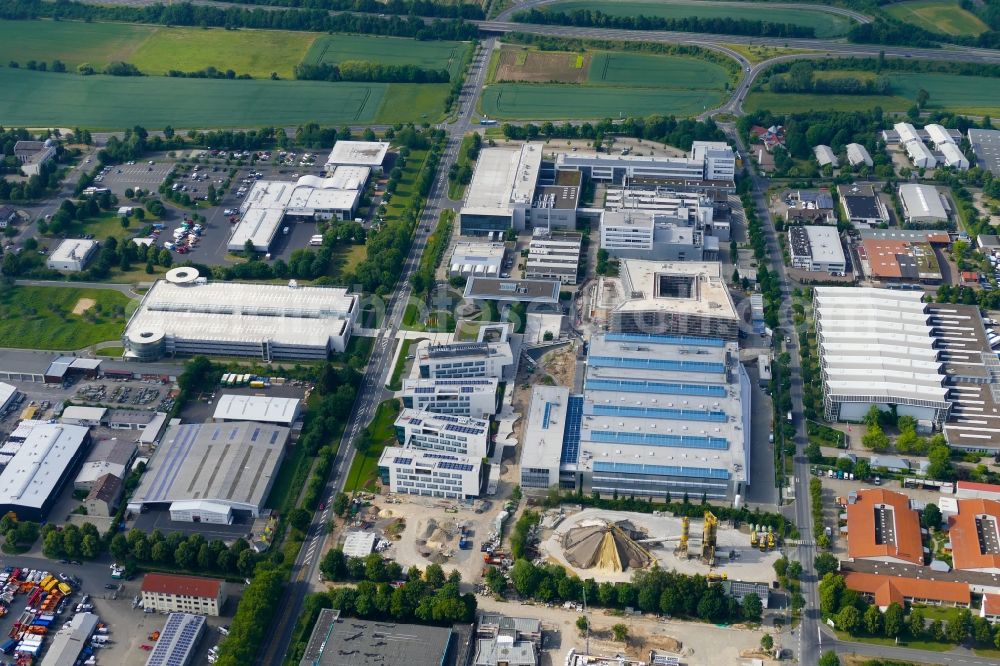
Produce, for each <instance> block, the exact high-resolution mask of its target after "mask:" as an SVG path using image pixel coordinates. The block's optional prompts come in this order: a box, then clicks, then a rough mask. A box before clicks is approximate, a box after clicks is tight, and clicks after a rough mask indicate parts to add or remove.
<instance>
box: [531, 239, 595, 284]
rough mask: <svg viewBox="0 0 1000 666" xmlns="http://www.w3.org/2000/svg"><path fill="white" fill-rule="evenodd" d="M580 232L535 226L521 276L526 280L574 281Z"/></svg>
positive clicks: (580, 241) (581, 241)
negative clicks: (551, 229) (552, 229)
mask: <svg viewBox="0 0 1000 666" xmlns="http://www.w3.org/2000/svg"><path fill="white" fill-rule="evenodd" d="M582 245H583V234H581V233H578V232H576V231H550V230H548V229H535V231H534V233H533V234H532V236H531V242H530V243H529V244H528V261H527V264H526V265H525V270H524V277H525V278H526V279H529V280H547V279H552V280H559V282H561V283H562V284H576V278H577V273H578V272H579V270H580V248H581V246H582Z"/></svg>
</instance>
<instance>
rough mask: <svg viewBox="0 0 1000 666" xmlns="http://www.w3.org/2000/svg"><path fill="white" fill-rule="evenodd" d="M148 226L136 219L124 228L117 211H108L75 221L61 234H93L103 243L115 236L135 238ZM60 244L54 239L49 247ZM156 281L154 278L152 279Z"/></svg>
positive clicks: (79, 236) (80, 235)
mask: <svg viewBox="0 0 1000 666" xmlns="http://www.w3.org/2000/svg"><path fill="white" fill-rule="evenodd" d="M146 224H151V223H150V222H148V221H146V220H143V221H142V222H139V221H138V220H136V219H135V218H132V219H131V222H130V223H129V227H128V229H124V228H122V222H121V218H120V217H119V216H118V213H117V212H115V211H108V212H105V213H101V214H100V215H98V216H97V217H92V218H90V219H88V220H84V221H82V222H81V221H80V220H73V221H72V222H71V223H70V224H69V225H68V226H67V227H66V229H65V231H61V232H60V234H64V235H66V236H68V237H71V238H81V237H83V236H84V235H85V234H93V235H94V238H95V239H97V240H99V241H103V240H104V239H106V238H108V237H109V236H113V237H114V238H117V239H119V240H121V239H123V238H133V237H134V236H135V235H136V233H137V232H138V231H139V230H140V229H142V228H143V227H144V226H146ZM58 244H59V241H58V240H55V239H53V241H52V242H51V243H49V245H50V246H51V247H52V248H55V246H56V245H58ZM150 279H154V278H152V277H151V278H150Z"/></svg>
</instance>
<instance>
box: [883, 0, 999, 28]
mask: <svg viewBox="0 0 1000 666" xmlns="http://www.w3.org/2000/svg"><path fill="white" fill-rule="evenodd" d="M885 12H886V13H887V14H888V15H889V16H892V17H893V18H897V19H899V20H900V21H903V22H905V23H909V24H911V25H915V26H917V27H918V28H923V29H924V30H928V31H930V32H937V33H944V34H946V35H956V36H957V35H972V36H976V35H979V34H980V33H983V32H986V31H987V30H989V29H990V27H989V26H988V25H986V24H985V23H983V21H982V19H980V18H979V17H978V16H976V15H975V14H973V13H972V12H969V11H966V10H965V9H962V7H961V6H960V5H959V3H958V0H911V1H909V2H897V3H895V4H892V5H888V6H887V7H885Z"/></svg>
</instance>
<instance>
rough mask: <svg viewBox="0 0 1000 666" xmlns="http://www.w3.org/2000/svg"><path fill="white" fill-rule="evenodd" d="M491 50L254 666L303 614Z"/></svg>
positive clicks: (481, 62)
mask: <svg viewBox="0 0 1000 666" xmlns="http://www.w3.org/2000/svg"><path fill="white" fill-rule="evenodd" d="M494 46H495V41H494V40H493V39H487V40H484V41H483V42H482V48H481V49H480V51H479V53H478V55H477V56H476V57H475V59H474V61H473V63H472V65H471V70H470V73H469V75H468V77H467V78H466V82H465V86H464V88H463V90H462V95H461V97H460V102H459V104H460V105H461V107H460V112H459V113H458V116H457V120H455V121H454V122H452V123H448V124H446V125H444V126H443V129H444V130H445V131H446V132H447V143H446V146H445V149H444V153H443V155H442V157H441V161H440V163H439V166H438V177H437V179H436V180H435V181H434V184H433V185H432V187H431V192H430V194H429V195H428V197H427V203H426V205H425V207H424V212H423V215H422V216H421V218H420V220H419V222H418V223H417V230H416V233H415V237H414V241H413V245H412V247H411V248H410V253H409V255H408V256H407V258H406V263H405V264H404V265H403V270H402V273H401V275H400V277H399V281H398V282H397V283H396V286H395V288H394V290H393V292H392V294H391V296H390V297H389V299H388V301H387V304H386V319H385V322H384V323H383V325H382V326H381V328H380V331H379V335H378V337H377V338H376V339H375V345H374V348H373V350H372V355H371V358H370V359H369V362H368V366H367V368H366V369H365V373H364V377H363V379H362V384H361V390H360V392H359V395H358V398H357V400H356V401H355V403H354V409H353V410H352V412H351V415H350V417H349V418H348V420H347V423H346V425H345V427H344V435H343V437H342V438H341V441H340V447H339V449H338V451H337V456H336V458H335V459H334V463H333V465H332V466H331V467H332V470H331V473H330V477H329V479H328V481H327V485H326V489H325V491H324V495H323V496H324V497H325V498H327V508H326V509H325V510H322V511H317V512H316V513H315V514H314V515H313V520H312V524H311V525H310V526H309V529H308V530H307V532H306V539H305V541H304V542H303V544H302V549H301V550H300V551H299V554H298V556H297V557H296V559H295V563H294V564H293V565H292V574H291V582H290V583H289V584H288V585H287V586H286V588H285V593H284V595H283V596H282V598H281V602H280V603H279V605H278V611H277V613H276V617H277V618H278V620H277V626H276V627H275V629H274V632H273V637H274V638H273V640H271V642H270V643H269V644H268V645H267V649H266V650H265V652H264V654H263V655H261V656H260V657H259V658H258V659H257V662H256V663H258V664H262V665H263V664H271V665H273V666H280V665H281V663H282V661H283V660H284V656H285V653H286V652H287V651H288V646H289V643H290V642H291V634H292V630H293V629H294V627H295V621H296V620H297V619H298V616H299V615H300V613H301V611H302V603H303V600H304V599H305V596H306V594H308V593H309V592H310V589H311V585H312V582H313V581H315V580H317V572H318V570H319V562H320V559H321V557H322V554H323V551H324V546H325V544H326V539H327V536H328V535H327V533H326V529H325V524H326V522H327V521H328V520H329V519H330V518H331V515H330V508H329V505H330V504H331V500H332V498H333V496H334V495H335V494H336V493H337V492H339V491H340V490H342V489H343V486H344V481H345V479H346V472H347V470H349V469H350V467H351V462H352V461H353V459H354V455H355V448H354V442H355V439H356V438H357V436H358V434H359V433H360V431H361V429H362V428H364V427H365V425H366V424H367V423H368V422H369V421H370V420H371V418H372V416H373V415H374V413H375V409H376V407H378V404H379V403H380V402H381V401H382V400H383V399H384V398H385V384H386V382H387V381H388V379H389V373H390V372H391V370H392V368H391V361H392V356H393V352H394V351H395V344H394V341H395V339H396V333H397V332H398V331H399V328H400V326H401V324H402V321H403V312H404V311H405V310H406V305H407V303H408V301H409V297H410V276H411V275H412V274H413V272H414V271H415V270H416V269H417V267H418V266H419V265H420V257H421V255H422V254H423V251H424V247H425V245H426V238H427V235H428V233H429V232H427V231H425V230H424V227H426V228H429V229H433V227H434V226H435V225H436V224H437V221H438V217H439V215H440V212H441V211H442V210H443V209H445V208H449V207H450V206H451V204H450V203H449V201H448V198H447V197H448V180H447V177H446V174H447V173H448V170H449V169H450V168H451V165H452V163H453V162H454V161H455V159H456V158H457V156H458V149H459V145H460V144H461V142H462V137H463V136H464V135H465V134H466V132H468V131H469V130H470V128H471V127H472V124H473V120H474V118H475V116H476V113H475V106H476V104H475V100H476V96H477V94H478V91H479V90H481V89H482V86H483V82H484V80H485V76H486V69H487V67H486V66H487V64H488V63H489V61H490V55H491V54H492V52H493V48H494Z"/></svg>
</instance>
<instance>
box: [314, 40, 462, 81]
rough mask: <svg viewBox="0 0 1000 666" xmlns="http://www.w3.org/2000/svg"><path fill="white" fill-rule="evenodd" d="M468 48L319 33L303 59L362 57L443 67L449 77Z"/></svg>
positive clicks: (316, 61)
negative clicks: (448, 73)
mask: <svg viewBox="0 0 1000 666" xmlns="http://www.w3.org/2000/svg"><path fill="white" fill-rule="evenodd" d="M471 48H472V46H471V45H470V44H467V43H465V42H420V41H417V40H415V39H403V38H400V37H377V36H369V35H320V36H319V37H317V38H316V40H315V41H314V42H313V43H312V47H311V48H310V49H309V52H308V53H307V54H306V55H305V59H304V61H305V62H307V63H310V64H319V63H323V62H325V63H330V64H335V63H338V62H344V61H345V60H366V61H369V62H379V63H383V64H386V65H416V66H417V67H423V68H426V69H447V70H448V71H449V72H450V73H451V75H452V77H455V76H457V75H458V74H459V73H460V70H461V67H462V63H463V62H465V59H466V55H467V54H468V53H469V50H470V49H471Z"/></svg>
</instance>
